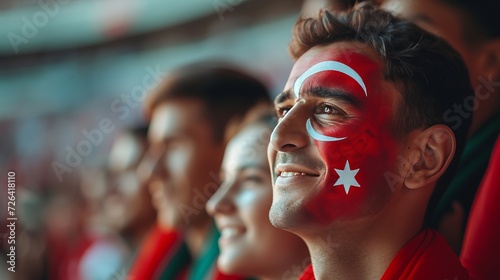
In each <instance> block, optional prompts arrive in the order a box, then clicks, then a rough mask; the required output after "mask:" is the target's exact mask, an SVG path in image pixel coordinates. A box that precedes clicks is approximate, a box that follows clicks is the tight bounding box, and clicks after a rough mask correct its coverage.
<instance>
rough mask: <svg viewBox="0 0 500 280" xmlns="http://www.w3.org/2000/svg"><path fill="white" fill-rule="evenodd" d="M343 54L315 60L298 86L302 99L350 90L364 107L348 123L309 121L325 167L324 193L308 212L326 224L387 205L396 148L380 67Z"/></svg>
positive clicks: (309, 128)
mask: <svg viewBox="0 0 500 280" xmlns="http://www.w3.org/2000/svg"><path fill="white" fill-rule="evenodd" d="M342 53H343V54H345V55H339V52H338V51H331V52H327V53H323V54H322V55H320V56H318V57H316V58H314V59H312V61H311V62H310V63H311V64H312V66H311V67H310V68H308V69H307V70H306V71H305V72H304V73H303V74H302V75H300V76H299V77H298V78H297V80H296V81H295V83H294V87H293V88H294V93H295V94H296V96H298V98H299V99H300V98H307V97H306V96H307V94H304V93H306V92H307V91H308V90H311V89H313V88H314V87H321V88H329V89H337V90H341V91H343V92H346V93H348V94H350V95H351V96H352V98H355V99H356V100H357V101H358V103H359V104H358V106H359V109H358V110H353V111H352V112H351V113H348V117H347V119H342V120H340V121H336V122H333V123H328V122H327V123H321V121H319V120H318V118H317V117H314V116H312V117H311V118H309V119H307V121H306V123H305V126H306V131H307V133H308V134H309V136H310V137H311V138H313V139H314V144H315V146H316V147H317V150H318V153H319V155H320V157H321V159H322V160H323V162H324V164H325V167H326V174H325V175H324V176H323V179H322V180H323V181H322V183H321V184H320V185H321V188H320V190H319V193H317V194H316V195H315V196H314V197H313V198H312V199H311V200H310V201H309V203H308V204H307V205H306V209H307V211H308V212H309V216H311V217H315V218H316V219H317V220H318V221H319V222H323V223H328V222H331V221H333V220H351V219H355V218H356V217H359V216H366V215H370V214H371V213H375V212H377V208H381V207H383V205H384V202H385V201H386V200H387V198H388V197H389V194H390V188H389V187H388V186H387V182H385V179H384V173H385V172H386V171H388V170H389V168H390V165H391V163H392V162H394V159H395V154H396V147H397V142H396V140H395V138H394V136H393V134H392V129H391V128H392V121H393V118H394V113H393V110H392V107H391V104H390V102H384V97H385V96H384V90H383V88H382V86H381V81H382V80H383V77H382V73H381V70H380V67H379V65H378V63H376V62H374V61H373V60H371V59H370V58H368V57H366V56H364V55H361V54H358V53H354V52H348V53H346V52H345V51H344V52H342ZM346 58H347V59H346ZM351 116H352V119H350V117H351Z"/></svg>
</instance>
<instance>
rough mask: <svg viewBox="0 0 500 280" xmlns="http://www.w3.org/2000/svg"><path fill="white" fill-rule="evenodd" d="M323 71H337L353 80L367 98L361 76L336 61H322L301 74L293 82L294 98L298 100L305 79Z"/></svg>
mask: <svg viewBox="0 0 500 280" xmlns="http://www.w3.org/2000/svg"><path fill="white" fill-rule="evenodd" d="M323 71H337V72H340V73H344V74H346V75H347V76H349V77H351V78H353V79H354V80H355V81H356V82H358V84H359V85H360V86H361V88H362V89H363V90H364V92H365V95H366V96H368V92H367V91H366V86H365V83H364V82H363V79H362V78H361V76H360V75H359V74H358V72H356V71H354V69H352V68H351V67H349V66H347V65H345V64H344V63H342V62H338V61H332V60H329V61H323V62H319V63H317V64H314V65H313V66H311V68H309V69H307V70H306V72H304V73H302V75H300V76H299V77H298V78H297V80H295V84H294V85H293V92H294V94H295V96H296V97H297V98H298V97H299V93H300V89H301V88H302V84H303V83H304V82H305V80H307V78H309V77H311V76H312V75H314V74H316V73H319V72H323Z"/></svg>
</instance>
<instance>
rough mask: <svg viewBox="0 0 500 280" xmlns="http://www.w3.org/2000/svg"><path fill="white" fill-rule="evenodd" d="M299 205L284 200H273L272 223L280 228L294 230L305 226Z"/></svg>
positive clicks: (270, 212)
mask: <svg viewBox="0 0 500 280" xmlns="http://www.w3.org/2000/svg"><path fill="white" fill-rule="evenodd" d="M301 216H302V215H301V211H300V206H299V205H289V204H287V203H284V202H283V201H277V202H273V204H272V205H271V209H270V210H269V220H270V221H271V224H272V225H273V226H274V227H276V228H279V229H283V230H292V229H295V228H300V227H301V226H303V223H302V222H301V220H302V219H301Z"/></svg>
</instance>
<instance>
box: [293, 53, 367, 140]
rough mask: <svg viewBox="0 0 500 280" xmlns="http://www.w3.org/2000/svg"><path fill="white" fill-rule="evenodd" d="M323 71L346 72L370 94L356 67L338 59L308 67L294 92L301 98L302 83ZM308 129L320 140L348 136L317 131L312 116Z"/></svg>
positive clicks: (310, 133) (297, 81)
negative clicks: (327, 134) (337, 135)
mask: <svg viewBox="0 0 500 280" xmlns="http://www.w3.org/2000/svg"><path fill="white" fill-rule="evenodd" d="M323 71H337V72H340V73H344V74H346V75H347V76H349V77H351V78H352V79H354V80H355V81H356V82H358V84H359V85H360V86H361V88H362V89H363V91H364V92H365V95H366V96H368V92H367V91H366V86H365V83H364V82H363V79H362V78H361V76H360V75H359V74H358V72H356V71H354V69H352V68H351V67H349V66H347V65H345V64H344V63H341V62H338V61H331V60H329V61H323V62H319V63H317V64H314V65H313V66H311V68H309V69H307V70H306V71H305V72H304V73H302V75H300V76H299V77H298V78H297V80H295V83H294V85H293V92H294V94H295V96H296V97H297V98H299V93H300V90H301V88H302V84H303V83H304V82H305V80H307V78H309V77H311V76H312V75H314V74H316V73H319V72H323ZM306 130H307V133H309V135H310V136H311V137H312V138H313V139H315V140H318V141H324V142H333V141H340V140H344V139H346V138H347V137H341V138H337V137H330V136H326V135H323V134H321V133H319V132H317V131H316V130H314V127H313V126H312V124H311V119H310V118H309V119H307V122H306Z"/></svg>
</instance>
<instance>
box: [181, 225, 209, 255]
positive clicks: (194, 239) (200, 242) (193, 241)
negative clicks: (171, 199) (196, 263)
mask: <svg viewBox="0 0 500 280" xmlns="http://www.w3.org/2000/svg"><path fill="white" fill-rule="evenodd" d="M211 226H212V221H211V220H210V219H207V220H206V221H203V222H200V223H199V224H197V225H193V226H191V227H189V228H187V229H186V230H185V235H184V236H185V240H186V244H187V247H188V249H189V253H190V254H191V256H193V258H198V257H199V256H200V255H201V253H202V250H203V247H204V245H205V243H206V240H207V237H208V234H209V231H210V228H211Z"/></svg>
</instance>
